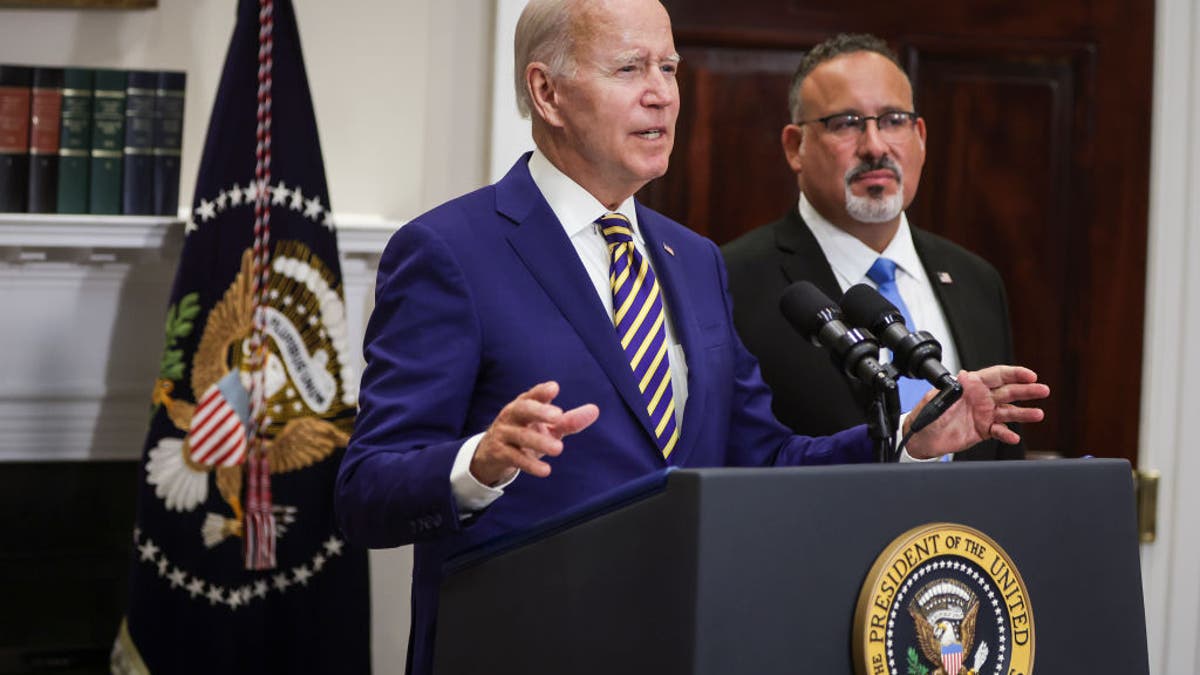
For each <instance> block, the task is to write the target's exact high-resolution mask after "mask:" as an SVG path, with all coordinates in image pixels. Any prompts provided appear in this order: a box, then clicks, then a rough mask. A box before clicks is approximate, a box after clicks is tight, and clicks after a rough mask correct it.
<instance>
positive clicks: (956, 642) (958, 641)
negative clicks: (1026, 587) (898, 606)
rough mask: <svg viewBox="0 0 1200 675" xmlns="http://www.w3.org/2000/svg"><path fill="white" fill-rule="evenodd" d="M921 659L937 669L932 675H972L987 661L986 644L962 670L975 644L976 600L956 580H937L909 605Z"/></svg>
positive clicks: (920, 592) (973, 594)
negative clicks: (972, 661)
mask: <svg viewBox="0 0 1200 675" xmlns="http://www.w3.org/2000/svg"><path fill="white" fill-rule="evenodd" d="M908 613H909V615H910V616H912V618H913V624H914V626H915V627H916V632H917V644H918V645H919V646H920V648H921V655H922V656H924V657H925V659H926V660H927V661H929V662H930V663H932V664H936V667H935V668H934V670H933V671H932V673H931V675H973V674H974V673H975V672H977V671H978V670H979V669H980V668H981V667H982V666H983V664H984V661H985V660H986V659H987V653H988V647H987V643H981V644H980V645H979V649H978V650H977V651H976V652H975V660H974V663H973V664H972V666H971V668H969V669H968V668H965V667H964V666H963V660H964V658H965V657H966V655H968V654H970V653H971V648H972V647H973V646H974V643H975V621H976V618H977V617H978V614H979V600H978V599H977V598H976V597H975V593H974V592H973V591H972V590H971V589H970V588H969V587H968V586H967V585H966V584H964V583H962V582H960V581H958V580H956V579H937V580H935V581H931V582H930V583H928V584H926V585H925V586H924V587H922V588H921V589H920V590H918V591H917V593H916V594H915V595H914V596H913V599H912V601H911V602H909V603H908Z"/></svg>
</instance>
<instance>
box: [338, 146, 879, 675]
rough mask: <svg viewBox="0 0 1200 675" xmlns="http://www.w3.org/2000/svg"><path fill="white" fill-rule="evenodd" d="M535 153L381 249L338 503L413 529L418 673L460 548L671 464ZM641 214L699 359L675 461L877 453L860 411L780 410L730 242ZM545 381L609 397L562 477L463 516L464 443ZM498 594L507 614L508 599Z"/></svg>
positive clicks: (395, 539) (570, 399)
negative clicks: (789, 421)
mask: <svg viewBox="0 0 1200 675" xmlns="http://www.w3.org/2000/svg"><path fill="white" fill-rule="evenodd" d="M527 162H528V155H526V156H525V157H522V158H521V159H520V160H519V161H518V162H517V163H516V165H515V166H514V167H513V168H512V170H511V171H509V173H508V175H506V176H505V177H504V178H503V179H502V180H500V181H499V182H498V183H496V184H495V185H491V186H488V187H485V188H483V189H481V190H478V191H476V192H473V193H470V194H467V195H465V196H462V197H459V198H458V199H455V200H453V201H450V202H448V203H446V204H444V205H442V206H440V207H438V208H435V209H434V210H432V211H430V212H429V213H426V214H424V215H422V216H420V217H418V218H416V219H414V220H413V221H411V222H409V223H407V224H406V225H404V226H403V227H402V228H400V230H399V231H397V233H396V234H395V235H394V236H393V237H392V239H391V241H390V242H389V244H388V246H387V249H386V250H385V251H384V254H383V257H382V259H381V261H380V267H379V276H378V281H377V290H376V306H375V310H374V312H373V313H372V315H371V319H370V321H369V323H368V326H367V330H366V338H365V353H366V358H367V367H366V370H365V372H364V374H363V380H362V388H361V393H360V396H359V406H360V411H359V415H358V420H357V424H356V427H355V431H354V435H353V437H352V438H351V441H350V444H349V447H348V448H347V451H346V455H345V458H344V460H343V462H342V465H341V470H340V472H339V476H338V483H337V497H336V503H337V510H338V516H339V520H340V523H341V525H342V528H343V530H344V532H345V534H346V535H347V537H349V539H351V540H352V541H354V542H357V543H359V544H366V545H369V546H372V547H390V546H400V545H403V544H408V543H412V542H416V547H415V551H414V572H413V629H412V634H411V636H410V645H409V661H410V671H411V672H416V673H426V672H429V671H430V669H431V664H432V649H433V640H434V633H433V631H434V626H435V617H436V610H437V593H438V589H439V582H440V579H441V575H442V564H443V562H444V561H445V560H446V559H447V558H448V557H449V556H452V555H454V554H455V553H458V552H461V551H463V550H464V549H467V548H471V547H473V546H476V545H478V544H480V543H481V542H484V541H486V540H489V539H493V538H495V537H497V536H501V535H504V534H506V533H509V532H512V531H515V530H520V529H524V528H527V527H529V526H530V525H532V524H535V523H537V522H539V521H541V520H543V519H546V518H549V517H551V516H553V515H555V514H557V513H560V512H561V511H563V510H564V509H566V508H569V507H570V506H572V505H575V504H578V503H579V502H581V501H583V500H585V499H587V498H589V497H592V496H594V495H596V494H599V493H600V492H603V491H606V490H609V489H611V488H613V487H615V486H618V485H621V484H623V483H625V482H628V481H630V480H632V479H634V478H637V477H639V476H643V475H645V474H647V473H649V472H653V471H656V470H659V469H662V468H663V467H665V466H666V465H667V461H666V460H664V459H663V457H662V456H661V454H660V453H659V451H658V448H657V445H656V444H655V442H654V436H653V433H652V429H651V425H650V420H649V417H648V415H647V413H646V409H645V405H644V403H643V402H642V397H641V395H640V393H639V392H638V389H637V384H636V382H635V381H634V378H633V374H632V371H631V369H630V367H629V365H628V362H627V361H626V359H625V356H624V353H623V352H622V350H621V347H620V344H619V342H618V340H617V337H616V332H615V329H614V327H613V324H612V320H611V318H610V317H609V316H608V314H607V312H606V311H605V310H604V307H603V305H602V304H601V302H600V299H599V297H597V295H596V291H595V287H594V286H593V285H592V283H591V281H590V280H589V278H588V276H587V273H586V271H585V270H584V267H583V264H582V262H580V260H579V257H578V255H577V254H576V252H575V250H574V248H573V246H572V245H571V242H570V240H569V238H568V237H567V235H566V233H565V231H564V230H563V228H562V226H561V225H560V224H559V222H558V220H557V219H556V218H555V216H554V213H553V212H552V211H551V209H550V206H549V204H547V202H546V200H545V199H544V198H543V197H542V195H541V193H540V192H539V191H538V189H537V187H536V185H535V184H534V182H533V180H532V178H530V175H529V170H528V167H527ZM637 216H638V223H639V227H640V228H641V231H642V235H643V237H644V239H645V242H646V247H647V249H648V251H649V254H650V256H651V259H652V264H653V265H654V269H655V272H656V273H657V275H658V280H659V283H660V285H661V287H662V291H663V294H664V297H665V298H666V302H667V307H668V311H670V313H671V316H672V319H673V320H674V325H675V332H676V337H677V338H678V340H679V341H680V343H681V344H682V345H683V349H684V354H685V358H686V360H687V364H688V391H689V397H688V400H687V405H686V409H685V411H684V418H683V421H682V425H681V438H680V442H679V445H678V447H677V448H676V450H675V451H674V452H673V453H672V455H671V458H670V463H671V464H673V465H678V466H686V467H712V466H764V465H772V464H825V463H840V462H865V461H870V460H871V458H872V456H873V451H872V445H871V442H870V440H869V439H868V437H867V434H866V431H865V429H864V428H863V427H858V428H854V429H850V430H846V431H843V432H841V433H838V434H835V435H833V436H829V437H824V438H809V437H804V436H795V435H793V434H792V432H791V431H790V430H788V429H787V428H786V427H784V426H783V425H782V424H780V423H779V422H777V421H776V420H775V418H774V416H773V415H772V414H771V396H770V392H769V390H768V389H767V387H766V385H765V384H764V383H763V381H762V378H761V377H760V376H759V372H758V364H757V362H756V361H755V359H754V357H752V356H751V355H750V354H749V352H747V351H746V349H745V348H744V347H743V346H742V343H741V341H740V340H739V339H738V336H737V333H736V332H735V330H734V328H733V321H732V318H731V313H730V312H731V308H730V300H729V295H728V292H727V288H726V278H725V268H724V264H723V262H722V259H721V255H720V252H719V250H718V249H717V247H716V246H715V245H714V244H713V243H712V242H710V241H708V240H707V239H704V238H703V237H701V236H699V235H697V234H695V233H694V232H692V231H690V230H688V229H687V228H685V227H683V226H681V225H679V224H678V223H675V222H673V221H671V220H669V219H667V218H665V217H664V216H662V215H659V214H657V213H655V212H653V211H651V210H649V209H647V208H645V207H643V206H641V205H640V204H639V205H638V206H637ZM668 249H669V250H668ZM669 251H673V253H672V252H669ZM546 380H556V381H557V382H558V383H559V385H560V395H559V397H558V398H557V399H556V401H555V403H556V404H557V405H559V406H561V407H562V408H563V409H564V410H567V409H570V408H573V407H575V406H579V405H582V404H585V403H595V404H596V405H598V406H599V408H600V418H599V420H597V421H596V423H594V424H593V425H592V426H591V427H589V428H588V429H586V430H584V431H583V432H581V433H579V434H576V435H574V436H570V437H568V438H566V439H565V449H564V452H563V454H562V455H561V456H560V457H557V458H549V463H550V464H551V466H552V473H551V475H550V476H549V477H548V478H536V477H533V476H529V475H520V476H518V477H517V479H516V480H515V481H514V482H513V483H512V484H511V485H510V486H509V487H508V488H506V490H505V493H504V495H503V496H502V497H500V498H499V499H498V500H496V501H495V502H494V503H493V504H492V505H491V506H490V507H489V508H487V509H486V510H484V511H483V512H482V513H479V514H474V515H470V516H469V517H467V518H466V519H461V518H460V515H465V514H460V513H459V512H458V510H457V508H456V505H455V501H454V497H453V495H452V492H451V489H450V483H449V475H450V469H451V465H452V464H453V462H454V458H455V454H456V453H457V452H458V450H459V448H460V446H461V445H462V443H463V442H464V440H466V439H467V438H468V437H470V436H471V435H473V434H476V433H479V432H481V431H484V430H485V429H486V428H487V427H488V425H489V424H490V423H491V422H492V420H493V419H494V418H495V416H496V414H497V413H498V412H499V411H500V409H501V408H502V407H503V406H504V405H505V404H507V403H508V402H509V401H511V400H512V399H513V398H515V397H516V396H517V395H518V394H520V393H521V392H523V391H525V390H527V389H529V388H530V387H532V386H533V385H535V384H537V383H539V382H543V381H546ZM493 610H494V611H495V612H496V613H497V619H498V620H502V619H503V611H504V610H503V608H493Z"/></svg>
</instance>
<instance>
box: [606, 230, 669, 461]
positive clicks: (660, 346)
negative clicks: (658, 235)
mask: <svg viewBox="0 0 1200 675" xmlns="http://www.w3.org/2000/svg"><path fill="white" fill-rule="evenodd" d="M596 223H597V224H599V225H600V231H601V233H602V234H603V235H604V240H605V241H606V242H608V252H609V256H610V261H611V263H612V264H611V267H610V271H609V277H608V281H609V285H610V286H611V287H612V293H613V323H614V324H615V326H616V329H617V337H618V338H620V340H621V348H622V349H623V350H624V351H625V356H626V357H627V358H628V359H629V366H630V367H631V368H633V375H634V378H635V379H636V380H637V384H638V389H639V390H640V391H641V392H642V399H643V401H644V402H645V404H646V412H647V413H649V414H650V421H651V422H653V424H654V437H655V439H656V440H657V441H658V448H659V450H661V451H662V454H663V457H670V456H671V451H673V450H674V449H675V444H676V443H678V442H679V430H678V429H677V428H676V427H675V395H674V391H673V390H672V388H671V365H670V359H669V357H668V355H667V351H668V346H667V330H666V325H665V321H666V315H665V314H664V313H663V305H662V297H661V296H660V295H659V286H658V280H657V279H656V278H655V276H654V270H652V269H650V263H649V261H647V260H646V258H645V257H643V256H642V254H641V252H640V251H638V250H637V248H636V247H634V245H633V228H632V227H631V226H630V224H629V221H628V220H627V219H626V218H625V216H623V215H621V214H619V213H609V214H607V215H605V216H603V217H602V218H600V219H599V220H597V221H596Z"/></svg>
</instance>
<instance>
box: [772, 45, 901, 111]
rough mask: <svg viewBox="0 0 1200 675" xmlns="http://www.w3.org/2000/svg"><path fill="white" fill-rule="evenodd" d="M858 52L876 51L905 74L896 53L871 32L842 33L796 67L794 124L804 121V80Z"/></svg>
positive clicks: (790, 107)
mask: <svg viewBox="0 0 1200 675" xmlns="http://www.w3.org/2000/svg"><path fill="white" fill-rule="evenodd" d="M855 52H874V53H876V54H879V55H880V56H883V57H886V58H887V60H889V61H891V62H892V63H894V64H896V67H897V68H899V69H900V71H901V72H903V71H904V67H903V66H901V65H900V59H899V58H898V57H897V56H896V52H893V51H892V49H891V48H890V47H888V46H887V43H886V42H884V41H883V40H881V39H880V38H877V37H875V36H874V35H871V34H869V33H850V34H847V33H839V34H837V35H835V36H833V37H831V38H829V39H828V40H826V41H824V42H822V43H821V44H819V45H817V46H815V47H813V48H812V49H810V50H808V52H807V53H806V54H805V55H804V58H803V59H801V60H800V65H799V66H797V67H796V73H795V74H794V75H792V86H791V88H790V89H788V112H789V113H791V115H792V123H793V124H799V123H800V122H801V121H802V120H803V119H804V115H803V111H802V110H801V105H800V85H802V84H804V78H806V77H808V74H809V73H811V72H812V71H813V70H814V69H816V67H817V66H819V65H821V64H822V63H826V62H828V61H832V60H834V59H836V58H837V57H839V56H843V55H845V54H853V53H855Z"/></svg>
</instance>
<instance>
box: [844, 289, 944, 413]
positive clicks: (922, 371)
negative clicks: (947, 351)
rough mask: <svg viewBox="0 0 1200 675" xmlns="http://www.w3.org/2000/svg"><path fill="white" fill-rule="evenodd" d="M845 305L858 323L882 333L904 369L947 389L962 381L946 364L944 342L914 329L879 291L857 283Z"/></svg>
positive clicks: (885, 343) (899, 367) (881, 337)
mask: <svg viewBox="0 0 1200 675" xmlns="http://www.w3.org/2000/svg"><path fill="white" fill-rule="evenodd" d="M841 304H842V309H843V310H845V312H846V317H847V318H848V319H849V320H850V322H851V323H852V324H854V325H855V326H861V327H863V328H866V329H868V330H870V331H871V332H872V333H874V334H875V335H877V336H879V340H880V341H881V342H882V343H883V344H884V346H886V347H887V348H888V349H891V350H892V355H893V358H892V363H894V364H895V365H896V367H897V368H898V369H899V370H900V372H901V373H902V374H904V375H907V376H908V377H911V378H913V379H916V380H925V381H926V382H928V383H930V384H932V385H933V386H934V387H937V388H938V389H939V390H941V391H945V390H946V389H949V388H951V387H953V386H955V385H956V384H957V383H958V382H957V380H955V379H954V376H953V375H951V374H950V373H949V371H947V370H946V367H945V366H943V365H942V345H941V343H939V342H938V341H937V340H936V339H934V337H933V335H931V334H930V333H929V332H928V331H923V330H919V331H915V332H914V331H910V330H908V326H906V325H904V315H903V314H901V313H900V310H898V309H896V306H895V305H893V304H892V303H890V302H888V300H887V298H885V297H883V296H882V295H880V294H879V291H877V290H875V289H874V288H871V287H870V286H868V285H866V284H855V285H853V286H851V287H850V288H849V290H847V291H846V294H845V295H843V296H842V303H841Z"/></svg>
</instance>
